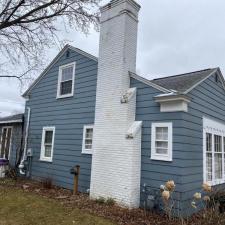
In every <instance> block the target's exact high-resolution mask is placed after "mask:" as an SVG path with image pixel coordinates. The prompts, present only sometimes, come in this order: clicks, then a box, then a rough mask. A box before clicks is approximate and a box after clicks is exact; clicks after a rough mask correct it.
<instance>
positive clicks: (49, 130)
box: [40, 127, 55, 162]
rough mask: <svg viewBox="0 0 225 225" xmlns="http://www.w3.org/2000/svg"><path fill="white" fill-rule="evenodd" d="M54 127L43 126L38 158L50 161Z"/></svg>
mask: <svg viewBox="0 0 225 225" xmlns="http://www.w3.org/2000/svg"><path fill="white" fill-rule="evenodd" d="M54 138H55V127H43V131H42V143H41V156H40V160H42V161H48V162H52V158H53V149H54Z"/></svg>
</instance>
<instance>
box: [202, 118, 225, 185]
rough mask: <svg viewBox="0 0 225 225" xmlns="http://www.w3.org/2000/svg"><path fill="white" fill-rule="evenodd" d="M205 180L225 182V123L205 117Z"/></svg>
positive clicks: (216, 182) (214, 183) (212, 182)
mask: <svg viewBox="0 0 225 225" xmlns="http://www.w3.org/2000/svg"><path fill="white" fill-rule="evenodd" d="M203 132H204V135H203V137H204V138H203V150H204V163H203V164H204V181H205V182H208V183H210V184H211V185H216V184H221V183H224V182H225V124H222V123H219V122H217V121H214V120H211V119H208V118H203Z"/></svg>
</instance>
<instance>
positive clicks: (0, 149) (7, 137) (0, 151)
mask: <svg viewBox="0 0 225 225" xmlns="http://www.w3.org/2000/svg"><path fill="white" fill-rule="evenodd" d="M11 139H12V127H3V128H2V137H1V144H0V158H4V159H9V155H10V148H11Z"/></svg>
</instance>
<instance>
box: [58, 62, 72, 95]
mask: <svg viewBox="0 0 225 225" xmlns="http://www.w3.org/2000/svg"><path fill="white" fill-rule="evenodd" d="M75 66H76V64H75V62H73V63H69V64H66V65H63V66H60V67H59V77H58V90H57V98H66V97H71V96H73V92H74V80H75Z"/></svg>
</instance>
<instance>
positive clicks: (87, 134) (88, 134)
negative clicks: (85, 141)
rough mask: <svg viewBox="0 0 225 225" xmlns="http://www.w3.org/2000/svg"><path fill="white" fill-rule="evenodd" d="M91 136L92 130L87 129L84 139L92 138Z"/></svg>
mask: <svg viewBox="0 0 225 225" xmlns="http://www.w3.org/2000/svg"><path fill="white" fill-rule="evenodd" d="M92 136H93V129H92V128H88V129H87V130H86V138H92Z"/></svg>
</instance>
